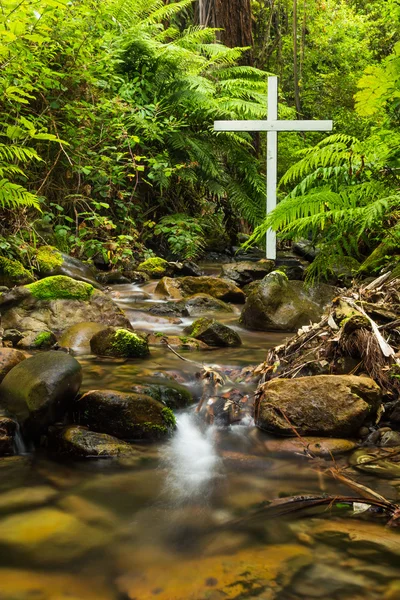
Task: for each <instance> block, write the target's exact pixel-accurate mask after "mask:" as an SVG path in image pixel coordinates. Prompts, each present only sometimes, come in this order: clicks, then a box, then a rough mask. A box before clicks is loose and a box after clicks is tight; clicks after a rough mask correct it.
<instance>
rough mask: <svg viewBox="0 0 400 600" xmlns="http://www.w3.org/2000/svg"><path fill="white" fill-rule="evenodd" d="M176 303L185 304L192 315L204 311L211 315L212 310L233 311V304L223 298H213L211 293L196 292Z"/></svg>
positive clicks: (200, 313)
mask: <svg viewBox="0 0 400 600" xmlns="http://www.w3.org/2000/svg"><path fill="white" fill-rule="evenodd" d="M176 304H177V305H179V306H184V307H185V309H186V310H187V311H188V313H189V315H190V316H191V317H192V316H198V315H202V314H204V313H206V314H207V315H209V314H210V313H212V312H223V313H231V312H233V308H232V306H230V305H229V304H227V303H226V302H223V301H222V300H218V299H217V298H213V296H210V295H209V294H194V295H193V296H189V297H188V298H185V299H184V300H182V301H180V302H176Z"/></svg>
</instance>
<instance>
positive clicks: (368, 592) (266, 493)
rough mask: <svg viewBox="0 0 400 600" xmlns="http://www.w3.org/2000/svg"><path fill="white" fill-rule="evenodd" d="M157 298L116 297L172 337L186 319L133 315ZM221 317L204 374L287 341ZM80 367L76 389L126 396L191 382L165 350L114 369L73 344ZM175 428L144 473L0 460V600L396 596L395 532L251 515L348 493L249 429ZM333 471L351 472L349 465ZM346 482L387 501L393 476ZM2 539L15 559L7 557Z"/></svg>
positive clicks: (340, 516) (329, 513)
mask: <svg viewBox="0 0 400 600" xmlns="http://www.w3.org/2000/svg"><path fill="white" fill-rule="evenodd" d="M153 291H154V284H153V283H150V284H147V285H146V286H144V289H143V288H142V287H140V286H115V287H114V288H113V291H112V294H113V296H114V297H115V299H117V301H118V302H119V303H120V305H121V306H122V307H123V308H124V310H127V314H128V315H129V316H130V318H131V319H132V321H133V322H134V323H135V326H137V323H139V322H140V323H142V328H144V327H145V328H146V329H147V330H150V331H153V332H154V331H163V332H165V333H168V334H178V335H179V334H180V335H182V329H183V327H184V326H186V325H187V324H188V323H190V322H191V321H192V320H193V319H184V321H183V323H180V324H169V325H168V331H166V330H165V322H163V321H162V319H161V321H160V320H157V319H151V318H148V316H147V315H146V313H145V312H142V311H143V310H144V309H145V308H146V304H147V303H149V302H153V301H154V297H153ZM143 292H145V293H146V294H149V295H150V298H147V299H144V298H143ZM218 318H219V319H220V320H221V316H220V315H219V316H218ZM222 320H223V321H224V322H225V323H227V324H229V325H231V326H234V327H235V328H237V330H238V331H239V333H240V335H241V337H242V340H243V345H242V346H241V347H240V348H232V349H226V348H224V349H217V350H213V351H207V352H190V353H188V354H185V356H187V357H189V358H190V359H191V360H193V361H194V362H197V363H202V364H204V365H213V364H218V365H220V366H223V367H226V368H235V367H245V366H248V365H254V364H257V363H259V362H261V361H262V360H263V359H264V358H265V355H266V351H267V349H268V348H271V347H273V346H275V345H276V344H278V343H281V342H282V341H283V340H284V338H285V337H286V336H284V335H281V334H266V333H257V332H249V331H245V330H243V329H242V328H241V327H240V326H239V325H238V310H235V312H234V313H229V314H226V315H223V316H222ZM78 350H79V349H78ZM77 358H78V360H80V362H81V364H82V365H83V370H84V382H83V387H82V389H83V391H85V390H89V389H94V388H98V389H100V388H103V389H104V388H108V389H116V390H120V391H129V390H130V388H131V386H132V383H133V382H134V381H141V380H143V379H146V380H149V379H150V380H151V378H153V377H154V376H156V377H160V376H171V375H173V376H174V377H175V378H176V379H178V380H179V381H181V382H182V383H183V384H184V385H187V386H188V387H189V388H193V389H194V388H195V386H196V385H197V384H198V382H197V380H196V377H195V374H196V372H197V371H198V367H196V366H195V365H194V364H193V365H192V364H191V363H187V362H182V361H181V360H180V359H179V358H178V357H177V356H175V355H174V354H172V353H171V352H170V351H168V349H166V348H163V347H156V348H153V349H152V353H151V357H150V358H149V359H145V360H112V359H100V358H94V357H92V356H88V355H87V354H86V353H85V347H84V345H83V346H82V348H81V353H79V351H78V353H77ZM244 387H246V386H244ZM250 391H251V390H250ZM177 419H178V428H177V431H176V433H175V435H174V437H173V438H172V439H171V440H169V441H168V442H165V443H162V444H155V445H147V446H146V445H143V447H142V448H143V454H144V456H145V458H146V460H145V461H143V463H141V464H137V462H135V463H130V461H129V460H123V459H121V460H97V461H94V460H93V461H92V460H87V461H74V462H72V461H68V460H60V459H55V458H54V457H51V456H48V455H47V454H46V453H45V452H44V451H41V452H39V453H35V454H34V455H33V454H30V453H26V454H25V455H23V456H15V457H9V458H4V459H2V460H1V461H0V473H1V474H2V477H1V478H0V514H1V515H2V516H3V519H4V518H5V521H4V520H3V524H4V523H5V527H4V528H3V531H1V530H0V553H1V557H2V561H1V562H2V567H1V568H0V599H1V600H31V599H34V600H60V599H61V598H66V599H67V598H73V599H74V600H92V599H93V600H103V599H104V600H150V599H154V598H157V599H158V600H229V599H230V600H241V599H243V600H244V599H245V598H258V599H260V600H274V599H279V600H308V599H310V598H323V599H324V600H339V599H340V600H357V599H360V600H361V599H363V600H375V599H376V600H378V599H381V598H384V600H396V599H397V598H400V570H399V566H398V565H399V564H400V535H399V534H398V533H397V531H396V530H391V529H388V528H385V519H384V518H383V517H382V516H381V515H380V514H378V513H377V514H376V515H374V516H372V517H371V516H368V518H367V517H365V516H364V517H363V516H362V515H361V516H358V515H357V516H354V515H353V514H352V512H351V511H350V510H349V509H348V508H347V507H345V506H343V507H342V508H337V509H332V510H331V509H330V508H327V507H323V508H316V509H313V510H308V511H303V512H302V513H299V514H296V515H292V516H291V517H290V518H289V517H286V518H283V517H281V518H273V519H267V518H265V516H263V514H262V511H261V512H259V513H257V512H254V511H256V510H257V508H260V507H261V506H262V505H263V503H265V502H266V501H269V500H272V499H274V498H279V497H284V496H291V495H298V494H305V495H307V494H313V493H315V494H321V492H324V493H330V494H345V495H349V491H348V489H346V488H344V487H342V486H341V485H340V484H338V483H336V482H334V481H332V480H329V479H326V478H324V477H321V475H320V473H319V472H318V469H316V468H315V465H314V464H310V461H308V460H307V458H305V457H303V456H296V455H293V456H291V457H279V458H278V457H276V456H274V455H271V454H267V453H266V452H265V451H264V452H262V451H260V445H259V442H258V436H257V431H256V429H255V427H254V425H253V423H252V421H251V419H246V420H245V421H244V422H242V423H241V424H239V425H234V426H231V427H227V428H218V427H216V426H205V425H204V423H203V422H202V421H201V420H200V419H199V418H198V417H197V416H196V414H195V413H194V410H193V409H192V408H190V409H187V410H185V411H182V412H180V413H178V414H177ZM327 464H328V463H327V462H325V461H323V460H322V459H321V460H320V462H319V466H327ZM338 465H339V466H343V467H345V466H347V461H346V458H341V459H339V460H338ZM346 472H350V473H351V469H350V471H346ZM356 477H357V480H358V481H360V482H361V483H364V484H366V485H370V486H371V487H373V488H374V489H375V490H376V491H378V492H379V493H381V494H382V495H384V496H386V497H388V498H390V499H396V498H397V495H398V487H397V486H398V485H399V484H400V479H396V476H395V475H393V477H392V478H390V477H389V478H386V479H382V478H378V477H374V476H373V475H370V474H362V473H357V474H356ZM350 495H351V493H350ZM250 512H254V515H253V517H252V518H251V519H246V518H245V517H246V515H248V514H249V513H250ZM63 515H68V518H69V520H68V519H67V520H65V522H64V520H63V519H64V518H65V517H63ZM52 528H53V529H52ZM10 540H11V547H12V548H13V549H14V550H13V552H8V551H7V552H5V550H4V549H5V548H6V547H10ZM2 549H3V551H2Z"/></svg>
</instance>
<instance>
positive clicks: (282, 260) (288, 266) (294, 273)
mask: <svg viewBox="0 0 400 600" xmlns="http://www.w3.org/2000/svg"><path fill="white" fill-rule="evenodd" d="M306 265H307V263H306ZM276 268H277V269H279V271H283V272H284V273H285V275H286V277H287V278H288V279H296V280H298V281H302V280H303V279H304V275H305V271H306V267H305V266H304V264H303V263H302V262H301V260H300V259H298V258H296V257H295V256H290V255H285V254H282V253H279V255H278V258H277V259H276Z"/></svg>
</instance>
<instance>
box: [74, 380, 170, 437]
mask: <svg viewBox="0 0 400 600" xmlns="http://www.w3.org/2000/svg"><path fill="white" fill-rule="evenodd" d="M74 420H75V421H76V422H78V423H80V424H82V425H86V426H87V427H89V428H90V429H91V430H93V431H99V432H101V433H108V434H109V435H112V436H115V437H117V438H119V439H122V440H128V441H135V440H149V441H154V440H158V439H162V438H165V437H167V436H168V435H170V434H171V433H172V431H173V430H174V429H175V425H176V421H175V417H174V413H173V412H172V411H171V410H170V409H169V408H168V407H167V406H165V405H164V404H162V403H161V402H158V401H157V400H155V399H154V398H151V397H150V396H146V395H144V394H143V395H142V394H134V393H132V394H129V393H124V392H116V391H114V390H95V391H91V392H87V393H86V394H84V395H83V396H82V397H81V398H79V399H78V400H77V401H76V402H75V405H74Z"/></svg>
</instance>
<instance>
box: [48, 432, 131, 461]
mask: <svg viewBox="0 0 400 600" xmlns="http://www.w3.org/2000/svg"><path fill="white" fill-rule="evenodd" d="M49 437H50V440H51V442H50V443H51V447H52V448H54V449H55V450H56V451H57V452H60V453H62V454H67V455H68V456H72V457H74V458H114V457H120V456H131V457H133V456H135V457H136V458H138V460H139V461H140V458H141V455H140V452H138V451H137V450H135V449H134V448H133V447H132V446H131V445H130V444H128V443H126V442H123V441H121V440H120V439H118V438H116V437H113V436H111V435H107V434H106V433H98V432H95V431H90V430H89V429H87V428H86V427H82V426H80V425H68V426H67V427H64V428H62V429H58V428H56V427H55V428H53V430H50V431H49Z"/></svg>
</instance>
